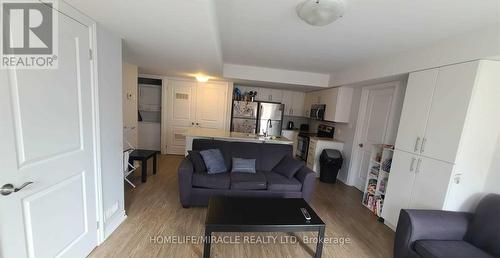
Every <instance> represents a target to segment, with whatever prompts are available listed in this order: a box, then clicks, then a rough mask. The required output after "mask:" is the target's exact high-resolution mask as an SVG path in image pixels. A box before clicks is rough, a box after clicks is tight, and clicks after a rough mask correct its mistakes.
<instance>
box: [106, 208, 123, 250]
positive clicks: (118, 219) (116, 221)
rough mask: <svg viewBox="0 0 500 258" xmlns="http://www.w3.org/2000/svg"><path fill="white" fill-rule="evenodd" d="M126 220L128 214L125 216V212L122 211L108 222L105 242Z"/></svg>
mask: <svg viewBox="0 0 500 258" xmlns="http://www.w3.org/2000/svg"><path fill="white" fill-rule="evenodd" d="M125 219H127V214H125V210H121V211H119V212H117V213H116V215H115V216H113V217H111V219H110V220H107V221H106V228H105V229H104V238H103V242H104V240H106V239H107V238H108V237H109V236H110V235H111V234H112V233H113V232H114V231H115V230H116V229H117V228H118V227H119V226H120V225H121V224H122V223H123V222H124V221H125ZM101 224H104V223H101Z"/></svg>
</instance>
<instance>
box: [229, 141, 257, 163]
mask: <svg viewBox="0 0 500 258" xmlns="http://www.w3.org/2000/svg"><path fill="white" fill-rule="evenodd" d="M259 145H260V143H253V142H231V143H230V149H231V158H242V159H255V168H258V167H259V162H260V154H259ZM232 166H233V164H232V163H231V167H232Z"/></svg>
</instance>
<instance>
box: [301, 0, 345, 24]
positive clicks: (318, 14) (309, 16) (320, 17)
mask: <svg viewBox="0 0 500 258" xmlns="http://www.w3.org/2000/svg"><path fill="white" fill-rule="evenodd" d="M344 7H345V6H344V1H343V0H306V1H304V2H302V3H300V4H298V5H297V9H296V10H297V15H298V16H299V17H300V19H302V20H303V21H305V22H307V23H309V24H310V25H313V26H324V25H327V24H330V23H332V22H334V21H335V20H337V19H338V18H340V17H342V16H343V15H344V11H345V9H344Z"/></svg>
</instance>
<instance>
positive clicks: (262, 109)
mask: <svg viewBox="0 0 500 258" xmlns="http://www.w3.org/2000/svg"><path fill="white" fill-rule="evenodd" d="M283 107H284V105H283V104H281V103H266V102H260V103H259V114H258V116H257V119H258V121H257V133H258V134H264V133H265V132H266V131H267V135H273V136H279V135H281V123H282V120H283Z"/></svg>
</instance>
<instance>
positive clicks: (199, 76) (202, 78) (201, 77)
mask: <svg viewBox="0 0 500 258" xmlns="http://www.w3.org/2000/svg"><path fill="white" fill-rule="evenodd" d="M195 78H196V80H197V81H199V82H208V80H209V79H210V77H209V76H206V75H203V74H197V75H195Z"/></svg>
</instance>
